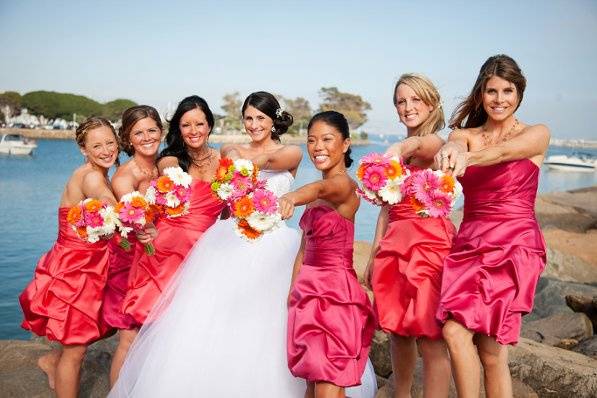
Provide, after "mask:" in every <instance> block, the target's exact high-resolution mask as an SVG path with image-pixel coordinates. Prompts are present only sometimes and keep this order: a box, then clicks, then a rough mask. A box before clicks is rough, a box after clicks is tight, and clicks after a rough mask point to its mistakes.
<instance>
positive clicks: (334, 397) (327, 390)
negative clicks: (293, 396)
mask: <svg viewBox="0 0 597 398" xmlns="http://www.w3.org/2000/svg"><path fill="white" fill-rule="evenodd" d="M345 397H346V395H345V394H344V387H338V386H337V385H335V384H332V383H327V382H317V383H315V398H345Z"/></svg>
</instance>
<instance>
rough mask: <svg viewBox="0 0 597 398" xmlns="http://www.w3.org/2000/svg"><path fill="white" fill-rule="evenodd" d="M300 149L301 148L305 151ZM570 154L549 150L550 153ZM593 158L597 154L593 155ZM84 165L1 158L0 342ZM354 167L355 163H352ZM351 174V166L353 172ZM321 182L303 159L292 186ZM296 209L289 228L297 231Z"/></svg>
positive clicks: (373, 213)
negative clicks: (69, 184)
mask: <svg viewBox="0 0 597 398" xmlns="http://www.w3.org/2000/svg"><path fill="white" fill-rule="evenodd" d="M385 147H386V145H380V144H371V145H368V146H360V147H354V148H353V159H355V160H358V159H359V158H360V157H362V156H363V155H364V154H366V153H369V152H382V151H384V149H385ZM303 149H304V148H303ZM570 152H572V150H571V149H567V148H551V149H550V153H552V154H555V153H558V154H559V153H570ZM591 152H592V153H593V154H594V155H597V151H595V150H593V151H591ZM82 161H83V157H82V155H81V153H80V152H79V150H78V148H77V146H76V144H75V143H74V142H73V141H50V140H39V141H38V148H37V151H36V153H35V155H34V156H32V157H9V156H0V286H2V288H1V289H0V339H27V338H29V336H30V335H29V333H28V332H26V331H24V330H22V329H21V328H20V326H19V325H20V322H21V310H20V307H19V304H18V299H17V296H18V295H19V294H20V292H21V291H22V290H23V289H24V287H25V285H26V284H27V283H28V282H29V280H30V279H31V277H32V275H33V270H34V268H35V265H36V263H37V260H38V259H39V257H40V256H41V255H42V254H43V253H44V252H46V251H48V250H49V249H50V248H51V247H52V244H53V243H54V241H55V239H56V233H57V228H58V227H57V225H58V220H57V209H58V205H59V201H60V195H61V193H62V189H63V187H64V184H65V183H66V180H67V179H68V177H69V176H70V173H71V172H72V170H73V169H74V168H75V167H77V166H78V165H79V164H81V162H82ZM355 163H356V162H355ZM351 170H352V172H353V173H354V170H355V165H353V167H352V168H351ZM318 178H320V174H319V173H318V172H317V170H316V169H315V168H314V167H313V165H312V164H311V162H310V161H309V158H308V156H307V154H306V153H305V156H304V158H303V163H302V164H301V167H300V169H299V172H298V175H297V179H296V182H295V186H296V187H298V186H300V185H303V184H305V183H308V182H311V181H314V180H316V179H318ZM595 184H597V173H570V172H556V171H551V170H547V168H546V167H543V169H542V171H541V178H540V184H539V191H540V192H550V191H561V190H569V189H574V188H580V187H586V186H591V185H595ZM301 214H302V209H299V210H298V211H297V212H296V214H295V216H294V217H293V219H291V220H290V222H289V224H290V225H291V226H293V227H295V228H296V227H297V224H298V220H299V218H300V216H301ZM377 214H378V208H376V207H374V206H372V205H370V204H368V203H366V202H363V203H362V205H361V208H360V209H359V212H358V214H357V219H356V239H358V240H369V241H370V240H371V239H372V236H373V232H374V229H375V224H376V220H377Z"/></svg>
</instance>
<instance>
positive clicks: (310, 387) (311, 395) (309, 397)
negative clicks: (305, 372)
mask: <svg viewBox="0 0 597 398" xmlns="http://www.w3.org/2000/svg"><path fill="white" fill-rule="evenodd" d="M305 398H315V383H313V382H311V381H308V382H307V391H305Z"/></svg>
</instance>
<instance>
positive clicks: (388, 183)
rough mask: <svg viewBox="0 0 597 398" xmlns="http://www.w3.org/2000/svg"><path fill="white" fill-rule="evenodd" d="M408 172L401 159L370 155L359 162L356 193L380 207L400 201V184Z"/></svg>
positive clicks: (377, 154)
mask: <svg viewBox="0 0 597 398" xmlns="http://www.w3.org/2000/svg"><path fill="white" fill-rule="evenodd" d="M409 174H410V171H409V170H408V169H407V168H406V167H405V166H404V163H403V162H402V159H400V158H398V157H395V156H391V155H384V154H380V153H370V154H369V155H366V156H364V157H363V158H362V159H361V160H360V161H359V168H358V169H357V179H358V180H359V182H360V184H361V186H360V187H359V188H358V189H357V193H358V194H359V195H360V196H361V197H363V198H364V199H365V200H367V201H368V202H371V203H373V204H375V205H378V206H381V205H383V204H384V203H387V204H390V205H393V204H396V203H398V202H400V201H401V200H402V184H403V183H404V181H405V180H406V178H407V177H408V176H409Z"/></svg>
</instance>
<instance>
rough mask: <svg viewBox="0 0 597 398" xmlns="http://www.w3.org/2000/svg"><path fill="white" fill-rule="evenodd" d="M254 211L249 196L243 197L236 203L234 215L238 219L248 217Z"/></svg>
mask: <svg viewBox="0 0 597 398" xmlns="http://www.w3.org/2000/svg"><path fill="white" fill-rule="evenodd" d="M253 210H254V207H253V201H252V200H251V199H250V198H249V197H248V196H243V197H242V198H240V199H239V200H237V201H236V202H234V215H235V216H236V217H238V218H246V217H248V216H249V215H250V214H251V213H253Z"/></svg>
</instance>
